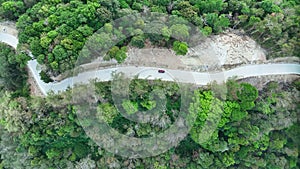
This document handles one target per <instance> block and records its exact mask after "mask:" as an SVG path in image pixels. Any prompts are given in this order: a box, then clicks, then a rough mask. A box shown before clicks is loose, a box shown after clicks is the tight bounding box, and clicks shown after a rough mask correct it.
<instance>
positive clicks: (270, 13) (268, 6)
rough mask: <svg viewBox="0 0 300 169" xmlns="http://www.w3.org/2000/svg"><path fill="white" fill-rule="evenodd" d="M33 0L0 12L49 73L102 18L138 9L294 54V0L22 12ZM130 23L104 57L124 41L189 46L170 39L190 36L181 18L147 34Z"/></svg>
mask: <svg viewBox="0 0 300 169" xmlns="http://www.w3.org/2000/svg"><path fill="white" fill-rule="evenodd" d="M30 2H31V3H30ZM33 2H34V1H24V2H23V1H7V2H3V5H2V8H1V9H0V12H2V13H4V14H5V16H6V15H7V17H8V16H13V18H11V19H14V18H16V17H18V22H17V28H18V30H19V32H20V33H19V41H20V43H21V44H22V45H23V46H25V47H27V48H29V49H30V50H31V51H32V53H33V54H34V56H35V57H36V58H37V60H38V61H39V63H41V64H45V65H47V67H48V70H47V73H48V74H49V73H50V74H51V73H52V74H54V75H56V74H58V73H62V72H65V71H66V70H69V69H71V68H73V67H74V65H75V63H76V60H77V58H78V57H79V51H80V50H81V49H82V47H83V45H84V44H85V42H86V40H87V37H89V36H90V35H92V34H93V33H94V32H96V31H97V30H98V29H99V28H101V27H102V26H104V25H105V23H107V22H110V21H113V20H115V19H117V18H120V17H122V16H126V15H129V14H133V13H139V12H142V13H147V12H159V13H165V14H171V15H176V16H179V17H183V18H185V19H186V20H187V21H189V22H191V23H193V24H194V25H195V26H197V27H198V28H199V30H201V32H202V33H203V34H204V35H206V36H208V35H210V34H218V33H221V32H222V31H223V30H225V29H228V28H233V29H244V30H245V33H246V34H247V35H249V36H251V37H252V38H254V39H255V40H256V41H257V42H258V43H260V44H261V45H262V46H263V47H264V48H266V49H267V51H268V57H269V58H274V57H285V56H297V57H299V51H300V49H299V46H300V45H299V38H298V37H299V20H300V18H299V11H300V10H299V9H300V5H299V1H295V0H284V1H273V0H262V1H253V0H242V1H240V0H226V1H223V0H192V1H184V0H177V1H176V0H175V1H173V0H163V1H159V0H145V1H132V0H113V1H110V0H93V1H79V0H68V1H41V2H38V3H36V4H35V5H34V6H32V7H31V8H29V9H27V10H26V12H25V13H24V14H22V13H23V12H24V9H23V7H21V5H20V4H21V3H30V5H29V6H31V4H32V3H33ZM11 14H13V15H11ZM21 14H22V15H21ZM8 18H9V17H8ZM120 24H123V25H127V24H126V23H120ZM134 25H135V26H134V27H129V28H127V29H126V30H125V29H124V30H122V29H118V31H120V33H122V32H123V31H131V32H132V33H134V34H135V36H132V37H130V38H128V39H126V40H124V41H122V42H120V43H119V44H117V46H116V47H114V49H112V52H110V54H109V56H108V57H106V59H111V58H115V59H116V60H118V62H122V61H123V60H124V59H125V58H126V55H125V52H123V51H124V50H118V48H119V49H120V48H121V47H123V46H127V45H132V46H135V47H139V48H143V47H144V46H145V43H148V41H147V39H148V40H150V42H151V43H152V45H158V46H160V47H163V46H164V47H168V48H172V47H173V49H174V50H175V51H176V53H177V54H185V53H186V51H187V47H188V46H187V45H186V44H185V43H184V42H181V43H179V42H176V43H174V39H172V38H170V36H171V37H172V36H174V35H176V34H177V33H181V34H182V35H187V36H189V34H188V32H187V30H188V27H186V24H185V22H183V21H180V22H178V24H176V25H171V26H169V25H164V23H159V25H157V26H156V27H155V29H154V27H151V28H152V29H153V30H152V34H148V33H145V32H143V31H142V30H143V27H144V26H147V24H146V23H143V22H136V23H134ZM110 26H111V25H109V24H106V28H105V30H107V34H102V35H101V36H99V37H98V39H97V40H96V42H99V45H107V43H109V42H111V41H112V40H113V39H114V36H110V35H109V34H110V33H109V31H111V27H110ZM123 33H124V32H123ZM153 33H154V34H153ZM155 33H158V34H161V35H162V36H161V35H155ZM179 40H181V39H179ZM101 42H102V43H101ZM103 42H104V43H103ZM173 43H174V44H173Z"/></svg>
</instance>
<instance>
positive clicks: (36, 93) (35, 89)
mask: <svg viewBox="0 0 300 169" xmlns="http://www.w3.org/2000/svg"><path fill="white" fill-rule="evenodd" d="M27 72H28V79H27V83H28V84H29V86H30V94H31V95H33V96H41V97H44V94H43V93H42V92H41V90H40V88H39V86H38V85H37V83H36V81H35V79H34V77H33V75H32V73H31V71H30V70H28V69H27Z"/></svg>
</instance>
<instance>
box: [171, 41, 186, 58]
mask: <svg viewBox="0 0 300 169" xmlns="http://www.w3.org/2000/svg"><path fill="white" fill-rule="evenodd" d="M173 50H174V51H175V53H176V55H185V54H186V53H187V52H188V45H187V43H185V42H179V41H175V42H174V43H173Z"/></svg>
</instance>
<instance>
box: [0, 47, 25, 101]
mask: <svg viewBox="0 0 300 169" xmlns="http://www.w3.org/2000/svg"><path fill="white" fill-rule="evenodd" d="M24 59H25V60H26V61H27V59H28V57H27V56H26V54H24V53H19V54H17V53H16V52H15V50H14V49H13V48H11V47H9V46H7V45H6V44H3V43H0V63H1V64H0V88H3V89H4V90H9V91H13V92H14V95H15V96H18V95H23V96H25V95H28V94H29V93H28V86H27V85H26V83H27V82H26V80H27V77H26V71H25V65H20V64H19V63H21V62H23V61H21V60H24Z"/></svg>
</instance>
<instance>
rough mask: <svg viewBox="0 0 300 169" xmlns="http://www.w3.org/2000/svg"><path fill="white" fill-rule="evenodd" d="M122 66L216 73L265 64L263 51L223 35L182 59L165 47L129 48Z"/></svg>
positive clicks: (245, 39)
mask: <svg viewBox="0 0 300 169" xmlns="http://www.w3.org/2000/svg"><path fill="white" fill-rule="evenodd" d="M127 56H128V57H127V59H126V61H125V62H124V65H139V66H152V67H162V68H169V69H181V70H189V71H198V72H201V71H207V70H209V71H218V70H222V69H223V68H233V67H232V66H234V67H236V66H239V65H242V64H256V63H263V62H265V61H266V52H265V50H264V49H262V48H261V47H260V46H259V45H258V44H257V43H256V42H255V41H254V40H252V39H251V38H250V37H248V36H244V35H238V34H236V33H232V32H229V31H228V32H226V33H223V34H220V35H214V36H211V37H209V38H207V39H205V40H204V41H202V42H201V43H199V45H197V46H195V47H193V48H189V52H188V53H187V55H185V56H176V55H175V53H174V51H172V50H170V49H164V48H143V49H137V48H130V49H129V51H128V53H127Z"/></svg>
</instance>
